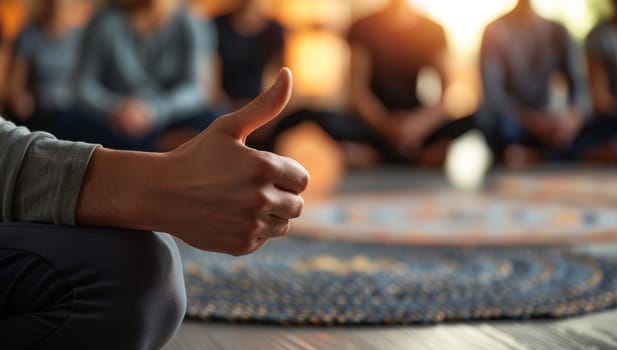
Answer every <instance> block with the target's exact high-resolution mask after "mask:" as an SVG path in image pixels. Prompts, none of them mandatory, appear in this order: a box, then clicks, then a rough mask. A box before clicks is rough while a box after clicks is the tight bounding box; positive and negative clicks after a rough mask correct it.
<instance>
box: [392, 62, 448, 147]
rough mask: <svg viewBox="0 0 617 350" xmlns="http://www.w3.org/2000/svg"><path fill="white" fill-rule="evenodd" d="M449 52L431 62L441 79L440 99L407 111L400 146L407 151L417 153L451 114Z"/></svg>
mask: <svg viewBox="0 0 617 350" xmlns="http://www.w3.org/2000/svg"><path fill="white" fill-rule="evenodd" d="M447 57H448V54H447V52H442V53H441V54H440V55H438V57H437V58H436V59H435V61H433V62H432V63H431V67H432V68H433V69H435V71H436V72H437V75H438V76H439V79H440V80H441V86H442V90H441V95H440V99H439V100H438V101H437V103H435V104H434V105H432V106H425V107H421V108H419V109H417V110H414V111H410V112H406V113H405V117H406V118H405V122H404V123H403V135H404V138H403V141H402V142H401V144H400V145H399V148H400V149H401V150H403V152H406V153H411V154H413V153H416V152H417V151H418V149H419V147H420V146H421V144H422V142H424V140H425V139H426V138H427V137H428V136H429V135H430V134H431V133H432V132H433V131H435V130H436V129H437V128H439V127H440V126H441V125H443V123H444V122H446V120H448V118H449V116H448V113H447V111H446V108H445V105H444V101H445V90H446V88H447V87H448V86H449V84H450V81H449V79H448V71H447V69H448V68H447V67H448V58H447Z"/></svg>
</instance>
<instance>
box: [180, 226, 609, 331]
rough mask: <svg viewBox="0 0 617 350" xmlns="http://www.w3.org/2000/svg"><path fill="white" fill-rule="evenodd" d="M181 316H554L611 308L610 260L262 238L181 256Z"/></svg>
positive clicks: (405, 320)
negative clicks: (247, 251) (235, 251)
mask: <svg viewBox="0 0 617 350" xmlns="http://www.w3.org/2000/svg"><path fill="white" fill-rule="evenodd" d="M184 258H185V269H186V283H187V288H188V296H189V308H188V314H189V316H190V317H193V318H198V319H205V320H217V321H232V322H258V323H274V324H293V325H306V324H311V325H336V324H341V325H353V324H363V325H377V324H412V323H436V322H446V321H465V320H488V319H532V318H559V317H565V316H572V315H578V314H582V313H587V312H593V311H598V310H603V309H606V308H611V307H614V306H616V305H617V261H607V260H600V259H595V258H592V257H590V256H585V255H579V254H575V253H572V252H569V251H567V250H563V249H548V248H544V249H542V248H529V249H523V248H492V249H480V248H476V249H456V248H419V247H409V246H395V245H375V244H371V245H367V244H358V243H342V242H339V243H333V242H323V241H317V240H310V239H303V238H286V239H279V240H274V241H271V242H270V244H268V245H267V246H266V247H264V248H263V249H262V250H260V251H258V252H257V253H255V254H253V255H251V256H247V257H242V258H232V257H228V256H224V255H220V254H214V253H201V252H196V251H191V252H187V254H185V255H184Z"/></svg>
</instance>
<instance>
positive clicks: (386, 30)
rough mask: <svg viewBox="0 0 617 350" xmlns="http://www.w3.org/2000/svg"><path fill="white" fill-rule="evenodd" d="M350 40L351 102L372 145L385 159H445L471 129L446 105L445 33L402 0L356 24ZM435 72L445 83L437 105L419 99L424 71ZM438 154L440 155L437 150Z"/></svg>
mask: <svg viewBox="0 0 617 350" xmlns="http://www.w3.org/2000/svg"><path fill="white" fill-rule="evenodd" d="M348 40H349V43H350V45H351V49H352V56H351V57H352V58H351V103H352V108H353V110H354V112H355V114H356V116H357V117H358V118H357V119H358V121H359V122H360V124H364V126H365V128H368V131H369V133H370V134H372V135H373V136H374V140H373V141H372V143H373V144H374V146H375V147H376V148H377V149H378V150H379V151H380V152H381V153H383V154H384V155H385V156H386V158H393V159H396V160H405V161H412V162H420V163H422V159H423V158H425V156H428V154H433V155H434V156H436V158H435V157H431V158H434V159H431V160H429V162H430V163H432V164H439V163H441V162H442V161H443V159H444V158H445V150H446V147H447V144H448V143H449V140H450V139H452V138H454V137H457V136H459V135H460V134H462V133H463V132H465V131H467V130H469V129H470V128H471V126H472V123H471V118H464V119H459V120H456V121H452V119H451V118H450V116H449V115H448V113H447V111H446V109H445V106H444V91H445V88H446V87H447V83H448V82H447V80H448V79H447V72H446V71H447V69H446V66H447V56H448V49H447V42H446V37H445V33H444V30H443V28H442V27H441V26H440V25H438V24H437V23H435V22H433V21H432V20H430V19H428V18H426V17H424V16H422V15H421V14H419V13H418V12H417V11H415V10H414V9H413V8H411V7H410V6H409V4H408V3H407V1H404V0H391V1H390V3H389V4H388V5H387V6H386V7H385V8H384V9H383V10H382V11H380V12H378V13H376V14H374V15H371V16H368V17H366V18H364V19H361V20H359V21H358V22H356V23H354V24H353V25H352V27H351V29H350V31H349V34H348ZM425 68H431V69H432V70H434V71H435V72H436V73H437V76H438V77H439V80H440V82H441V91H439V92H440V96H439V98H438V99H437V101H436V102H433V103H430V104H425V103H423V102H422V101H421V100H422V99H421V98H420V97H419V96H418V92H417V91H418V90H417V86H418V79H419V77H420V72H421V71H422V70H423V69H425ZM437 149H439V150H440V151H439V152H436V153H435V151H436V150H437Z"/></svg>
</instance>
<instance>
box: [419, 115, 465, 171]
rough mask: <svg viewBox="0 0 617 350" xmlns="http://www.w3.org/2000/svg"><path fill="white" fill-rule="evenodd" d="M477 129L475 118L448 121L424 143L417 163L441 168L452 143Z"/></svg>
mask: <svg viewBox="0 0 617 350" xmlns="http://www.w3.org/2000/svg"><path fill="white" fill-rule="evenodd" d="M474 128H475V121H474V118H473V116H467V117H463V118H459V119H454V120H450V121H447V122H446V123H444V124H443V125H442V126H440V127H439V128H437V129H436V130H435V131H433V132H432V133H431V134H430V135H429V136H428V137H427V138H426V140H425V141H424V142H423V143H422V146H421V149H420V150H419V152H418V155H417V158H416V159H415V162H416V163H417V164H418V165H423V166H431V167H434V166H441V165H443V164H444V162H445V159H446V157H447V153H448V149H449V147H450V143H451V142H452V141H453V140H454V139H456V138H458V137H461V136H462V135H463V134H465V133H466V132H468V131H470V130H472V129H474Z"/></svg>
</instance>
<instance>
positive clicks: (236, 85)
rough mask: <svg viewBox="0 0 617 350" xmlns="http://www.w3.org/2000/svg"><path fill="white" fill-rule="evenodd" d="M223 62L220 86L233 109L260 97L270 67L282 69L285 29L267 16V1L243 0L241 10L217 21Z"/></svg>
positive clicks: (239, 8)
mask: <svg viewBox="0 0 617 350" xmlns="http://www.w3.org/2000/svg"><path fill="white" fill-rule="evenodd" d="M214 23H215V24H216V28H217V33H218V53H219V59H220V62H219V64H220V73H219V75H220V85H221V86H220V87H221V91H222V93H223V95H224V99H225V100H226V102H228V103H229V104H230V105H231V106H230V107H231V109H236V108H239V107H241V106H243V105H245V104H246V103H248V102H249V101H251V100H252V99H254V98H255V97H257V96H258V95H259V94H260V93H261V91H262V87H263V86H264V72H265V70H266V68H267V67H268V66H269V65H273V66H280V64H281V61H282V54H283V50H284V48H285V30H284V28H283V26H282V25H280V24H279V23H278V22H276V21H274V20H273V19H271V18H270V17H269V16H268V14H267V2H266V1H264V0H241V1H240V3H239V4H238V6H237V8H236V9H235V10H234V11H233V12H231V13H229V14H226V15H223V16H220V17H218V18H215V20H214Z"/></svg>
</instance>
